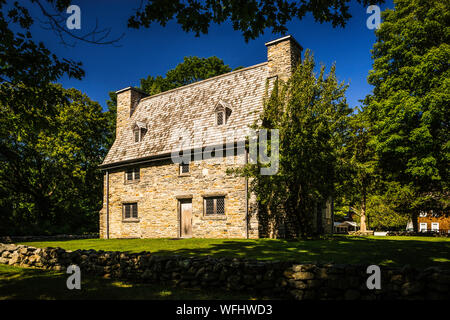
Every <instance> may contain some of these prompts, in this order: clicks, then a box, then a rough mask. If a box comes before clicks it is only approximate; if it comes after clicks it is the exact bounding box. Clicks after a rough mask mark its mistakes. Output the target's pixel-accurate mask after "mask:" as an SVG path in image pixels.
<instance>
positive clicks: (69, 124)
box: [0, 84, 109, 234]
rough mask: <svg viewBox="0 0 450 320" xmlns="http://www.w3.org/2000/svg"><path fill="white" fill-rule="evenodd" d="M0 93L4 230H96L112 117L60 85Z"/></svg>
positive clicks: (6, 86)
mask: <svg viewBox="0 0 450 320" xmlns="http://www.w3.org/2000/svg"><path fill="white" fill-rule="evenodd" d="M0 91H1V93H2V101H1V104H0V114H1V116H0V119H1V120H0V137H1V140H0V141H1V142H0V143H1V151H0V155H1V158H0V162H1V167H0V190H1V195H2V196H3V197H2V198H1V199H0V207H1V210H0V214H1V216H2V217H1V218H2V224H1V230H0V232H1V233H3V234H21V233H22V234H23V233H41V234H42V233H56V232H59V233H64V232H84V231H91V232H92V231H96V229H97V228H96V226H97V220H98V211H99V210H100V208H101V194H102V174H101V173H100V172H99V170H98V168H97V166H98V165H99V164H100V163H101V161H102V159H103V157H104V156H105V154H106V148H105V146H106V143H107V141H108V139H109V136H108V135H109V132H108V130H107V128H108V127H107V117H106V115H105V114H104V113H103V112H102V108H101V106H100V105H99V104H98V103H96V102H93V101H91V100H90V99H89V98H88V97H87V96H86V95H84V94H82V93H81V92H79V91H77V90H75V89H69V90H65V89H63V88H62V87H61V86H59V85H47V86H43V87H40V88H29V87H25V86H21V87H20V90H17V89H16V88H14V87H12V86H10V85H9V84H2V85H1V88H0Z"/></svg>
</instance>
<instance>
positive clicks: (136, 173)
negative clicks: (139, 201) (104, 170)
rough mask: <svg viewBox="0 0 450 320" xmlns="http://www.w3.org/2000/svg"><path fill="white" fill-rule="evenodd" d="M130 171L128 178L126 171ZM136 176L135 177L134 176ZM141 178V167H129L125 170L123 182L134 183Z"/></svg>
mask: <svg viewBox="0 0 450 320" xmlns="http://www.w3.org/2000/svg"><path fill="white" fill-rule="evenodd" d="M130 172H131V179H128V173H130ZM136 176H137V178H136ZM140 180H141V168H140V167H131V168H128V169H126V170H125V183H134V182H139V181H140Z"/></svg>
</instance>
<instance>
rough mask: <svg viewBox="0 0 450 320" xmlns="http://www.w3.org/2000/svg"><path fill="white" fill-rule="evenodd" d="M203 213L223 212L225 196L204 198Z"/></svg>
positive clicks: (221, 213)
mask: <svg viewBox="0 0 450 320" xmlns="http://www.w3.org/2000/svg"><path fill="white" fill-rule="evenodd" d="M204 208H205V215H213V214H220V215H224V214H225V197H208V198H205V199H204Z"/></svg>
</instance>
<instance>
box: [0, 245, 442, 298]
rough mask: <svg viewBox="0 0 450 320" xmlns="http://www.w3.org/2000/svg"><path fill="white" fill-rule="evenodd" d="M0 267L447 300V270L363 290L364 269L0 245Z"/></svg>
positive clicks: (281, 292)
mask: <svg viewBox="0 0 450 320" xmlns="http://www.w3.org/2000/svg"><path fill="white" fill-rule="evenodd" d="M0 263H3V264H9V265H15V266H22V267H37V268H44V269H51V270H57V271H65V270H66V268H67V267H68V266H69V265H71V264H75V265H78V266H79V267H80V270H81V273H82V276H83V274H86V273H87V274H93V275H97V276H102V277H104V278H113V279H122V280H129V281H135V282H149V283H151V282H159V283H170V284H173V285H176V286H180V287H188V288H198V287H201V288H208V287H210V288H223V289H229V290H232V291H243V290H245V291H249V292H255V294H257V295H266V296H269V297H272V298H291V299H292V298H293V299H298V300H313V299H321V300H390V299H395V300H397V299H407V300H410V299H417V300H422V299H433V300H434V299H442V300H448V299H449V298H450V271H449V270H442V269H439V268H435V267H430V268H427V269H425V270H418V269H414V268H411V267H409V266H405V267H403V268H381V289H372V290H370V289H368V288H367V285H366V282H367V279H368V277H369V276H370V275H369V274H367V272H366V270H367V266H363V265H336V264H298V263H295V262H293V261H283V262H282V261H274V262H271V261H257V260H248V259H236V258H212V257H182V256H159V255H152V254H151V253H150V252H141V253H124V252H104V251H95V250H76V251H65V250H64V249H61V248H33V247H28V246H24V245H14V244H0Z"/></svg>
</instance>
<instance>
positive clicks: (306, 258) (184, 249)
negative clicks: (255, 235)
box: [22, 236, 450, 269]
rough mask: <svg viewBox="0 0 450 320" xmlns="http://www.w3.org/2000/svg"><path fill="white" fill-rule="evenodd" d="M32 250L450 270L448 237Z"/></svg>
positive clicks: (79, 243)
mask: <svg viewBox="0 0 450 320" xmlns="http://www.w3.org/2000/svg"><path fill="white" fill-rule="evenodd" d="M22 244H26V245H30V246H34V247H61V248H64V249H66V250H77V249H95V250H105V251H128V252H141V251H150V252H152V253H154V254H165V255H174V254H177V255H186V256H189V255H210V256H228V257H246V258H253V259H260V260H296V261H298V262H301V263H310V262H334V263H353V264H368V265H369V264H377V265H385V266H404V265H406V264H409V265H412V266H415V267H420V268H426V267H429V266H440V267H443V268H447V269H450V238H434V237H355V236H334V237H330V238H328V239H320V240H304V241H286V240H275V239H257V240H235V239H194V238H193V239H173V240H172V239H109V240H105V239H89V240H68V241H46V242H22Z"/></svg>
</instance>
